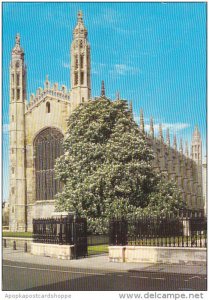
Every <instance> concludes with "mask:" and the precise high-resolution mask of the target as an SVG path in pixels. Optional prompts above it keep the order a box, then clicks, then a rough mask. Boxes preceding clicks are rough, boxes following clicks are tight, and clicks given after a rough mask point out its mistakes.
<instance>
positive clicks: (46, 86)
mask: <svg viewBox="0 0 209 300" xmlns="http://www.w3.org/2000/svg"><path fill="white" fill-rule="evenodd" d="M44 88H45V89H49V88H50V82H49V75H48V74H47V75H46V80H45V83H44Z"/></svg>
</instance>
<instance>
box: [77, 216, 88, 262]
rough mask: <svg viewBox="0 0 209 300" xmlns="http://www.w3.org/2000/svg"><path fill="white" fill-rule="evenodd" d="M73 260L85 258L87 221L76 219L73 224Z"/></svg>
mask: <svg viewBox="0 0 209 300" xmlns="http://www.w3.org/2000/svg"><path fill="white" fill-rule="evenodd" d="M74 245H75V258H79V257H86V256H87V246H88V245H87V221H86V219H85V218H76V219H75V222H74Z"/></svg>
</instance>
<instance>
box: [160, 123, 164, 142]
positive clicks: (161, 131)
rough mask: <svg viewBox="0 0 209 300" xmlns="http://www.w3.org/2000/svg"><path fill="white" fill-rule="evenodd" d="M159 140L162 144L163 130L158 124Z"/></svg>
mask: <svg viewBox="0 0 209 300" xmlns="http://www.w3.org/2000/svg"><path fill="white" fill-rule="evenodd" d="M159 140H160V141H162V142H163V129H162V124H161V123H160V124H159Z"/></svg>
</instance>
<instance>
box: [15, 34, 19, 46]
mask: <svg viewBox="0 0 209 300" xmlns="http://www.w3.org/2000/svg"><path fill="white" fill-rule="evenodd" d="M15 44H16V45H20V34H19V33H17V34H16V38H15Z"/></svg>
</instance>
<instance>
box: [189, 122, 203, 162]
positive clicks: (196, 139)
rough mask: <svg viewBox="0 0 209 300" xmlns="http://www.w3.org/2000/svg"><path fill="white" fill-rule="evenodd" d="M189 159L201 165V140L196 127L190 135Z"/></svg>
mask: <svg viewBox="0 0 209 300" xmlns="http://www.w3.org/2000/svg"><path fill="white" fill-rule="evenodd" d="M191 157H192V159H193V160H194V161H195V162H196V163H198V164H201V163H202V140H201V135H200V132H199V129H198V126H197V125H195V129H194V132H193V135H192V145H191Z"/></svg>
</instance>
